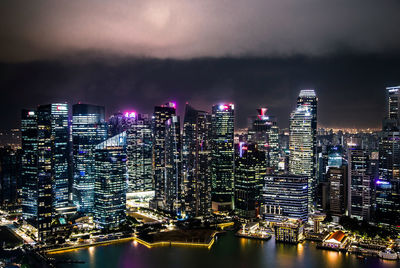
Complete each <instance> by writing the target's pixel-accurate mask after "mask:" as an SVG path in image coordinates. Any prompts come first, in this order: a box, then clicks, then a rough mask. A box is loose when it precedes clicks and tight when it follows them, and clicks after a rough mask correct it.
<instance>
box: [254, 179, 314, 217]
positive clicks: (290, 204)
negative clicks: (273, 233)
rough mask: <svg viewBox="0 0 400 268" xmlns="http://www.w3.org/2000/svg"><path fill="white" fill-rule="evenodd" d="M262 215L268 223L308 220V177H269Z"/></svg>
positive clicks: (263, 198) (265, 181) (265, 182)
mask: <svg viewBox="0 0 400 268" xmlns="http://www.w3.org/2000/svg"><path fill="white" fill-rule="evenodd" d="M261 203H262V206H261V214H262V216H263V218H264V219H265V220H266V221H270V222H278V221H282V220H283V219H285V218H291V219H300V220H302V221H303V222H307V220H308V177H307V176H295V175H267V176H265V179H264V185H263V188H262V196H261Z"/></svg>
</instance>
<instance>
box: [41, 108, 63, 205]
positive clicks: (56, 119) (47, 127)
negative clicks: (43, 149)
mask: <svg viewBox="0 0 400 268" xmlns="http://www.w3.org/2000/svg"><path fill="white" fill-rule="evenodd" d="M37 114H38V122H41V125H40V128H39V133H42V132H43V131H49V132H48V133H47V132H46V133H44V137H43V138H44V139H45V142H47V143H48V149H50V151H48V154H46V155H47V157H48V159H47V161H50V162H51V176H52V177H53V178H52V185H53V186H52V187H53V203H54V208H62V207H66V206H68V194H69V189H68V188H69V185H68V157H69V144H68V138H69V126H68V105H67V104H66V103H53V104H48V105H40V106H39V107H38V110H37Z"/></svg>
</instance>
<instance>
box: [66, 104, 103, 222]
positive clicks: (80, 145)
mask: <svg viewBox="0 0 400 268" xmlns="http://www.w3.org/2000/svg"><path fill="white" fill-rule="evenodd" d="M104 117H105V115H104V107H102V106H96V105H90V104H75V105H73V107H72V141H73V167H74V174H73V176H74V181H73V201H74V204H75V205H76V206H77V209H78V211H80V212H82V213H84V214H88V213H92V212H93V204H94V164H95V158H94V147H95V146H96V145H98V144H99V143H101V142H103V141H104V140H106V138H107V124H106V122H105V120H104Z"/></svg>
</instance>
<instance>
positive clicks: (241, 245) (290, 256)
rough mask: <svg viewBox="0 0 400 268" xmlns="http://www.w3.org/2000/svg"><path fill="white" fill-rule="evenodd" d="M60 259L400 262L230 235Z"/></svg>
mask: <svg viewBox="0 0 400 268" xmlns="http://www.w3.org/2000/svg"><path fill="white" fill-rule="evenodd" d="M52 257H54V258H56V259H73V260H82V261H85V262H86V263H85V264H63V265H58V266H57V267H68V268H69V267H78V268H79V267H124V268H125V267H157V268H159V267H162V268H168V267H174V268H175V267H177V268H180V267H182V268H183V267H191V268H196V267H199V268H200V267H201V268H211V267H220V268H222V267H229V268H247V267H271V268H272V267H284V268H286V267H288V268H290V267H294V268H302V267H304V268H313V267H315V268H321V267H328V268H339V267H351V268H358V267H360V268H361V267H367V268H376V267H384V268H394V267H400V262H396V261H383V260H380V259H377V258H372V257H371V258H367V259H357V258H356V257H355V256H354V255H351V254H344V253H339V252H335V251H327V250H320V249H317V248H316V243H311V242H304V243H302V244H298V245H288V244H282V243H275V241H274V240H273V238H272V239H271V240H269V241H259V240H251V239H246V238H237V237H235V236H234V235H233V234H232V233H227V234H226V235H224V236H221V237H219V238H218V240H217V242H216V243H215V244H214V246H213V247H212V248H211V249H210V250H208V249H203V248H188V247H157V248H151V249H149V248H147V247H145V246H143V245H141V244H138V243H137V242H136V243H135V241H129V242H126V243H118V244H113V245H107V246H99V247H90V248H88V249H80V250H76V251H70V252H65V253H62V254H55V255H53V256H52Z"/></svg>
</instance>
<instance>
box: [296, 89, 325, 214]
mask: <svg viewBox="0 0 400 268" xmlns="http://www.w3.org/2000/svg"><path fill="white" fill-rule="evenodd" d="M317 101H318V99H317V97H316V95H315V92H314V90H301V91H300V95H299V97H298V99H297V108H296V109H295V110H294V111H293V112H292V113H291V115H290V136H289V149H290V156H289V173H290V174H293V175H300V176H307V177H308V178H309V180H308V201H309V209H311V208H312V207H313V205H314V201H315V189H316V135H317Z"/></svg>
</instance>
